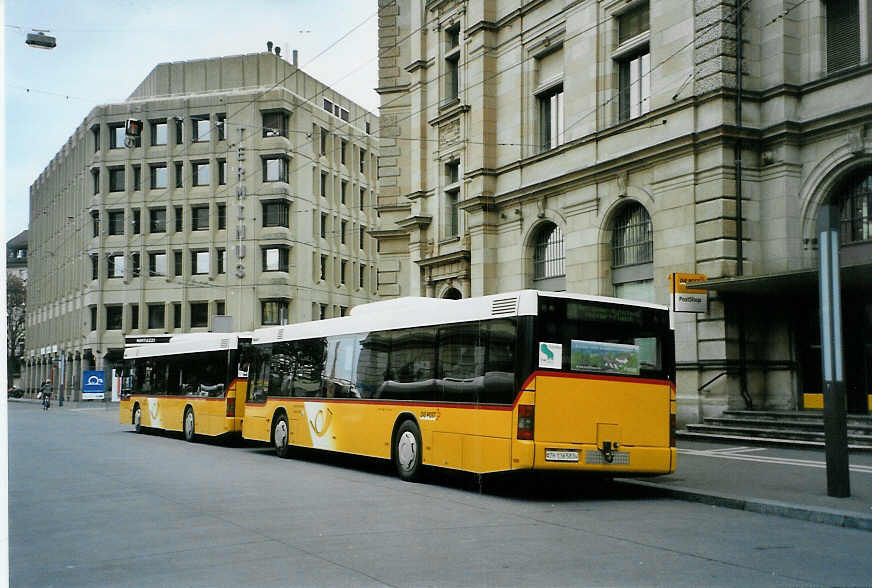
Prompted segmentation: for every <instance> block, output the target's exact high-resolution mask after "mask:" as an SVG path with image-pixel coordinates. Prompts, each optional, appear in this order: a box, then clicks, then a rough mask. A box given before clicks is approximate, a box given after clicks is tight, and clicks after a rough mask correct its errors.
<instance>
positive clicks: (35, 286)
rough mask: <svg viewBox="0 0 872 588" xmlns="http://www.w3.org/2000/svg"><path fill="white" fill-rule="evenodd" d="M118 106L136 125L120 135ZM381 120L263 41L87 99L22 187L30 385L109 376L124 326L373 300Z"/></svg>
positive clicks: (183, 325)
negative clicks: (112, 96) (89, 106)
mask: <svg viewBox="0 0 872 588" xmlns="http://www.w3.org/2000/svg"><path fill="white" fill-rule="evenodd" d="M128 119H136V120H140V121H142V122H143V130H142V134H141V136H140V137H139V138H137V139H135V141H134V143H133V146H132V147H130V148H128V147H126V146H125V140H126V139H127V137H126V136H125V122H126V121H127V120H128ZM377 132H378V118H377V117H376V116H375V115H373V114H372V113H371V112H368V111H366V110H364V109H363V108H361V107H360V106H358V105H357V104H354V103H353V102H351V101H350V100H348V99H347V98H345V97H344V96H342V95H340V94H338V93H337V92H335V91H333V90H331V89H330V88H328V87H327V86H325V85H324V84H322V83H320V82H318V81H317V80H315V79H313V78H312V77H311V76H309V75H307V74H306V73H304V72H303V71H301V70H299V69H297V67H296V57H294V63H289V62H287V61H285V60H284V59H282V58H281V57H280V56H278V55H276V54H273V53H270V52H264V53H260V54H252V55H239V56H234V57H221V58H215V59H206V60H198V61H187V62H180V63H163V64H160V65H158V66H156V67H155V68H154V70H153V71H152V72H151V73H150V74H149V75H148V77H146V78H145V80H143V81H142V83H141V84H140V85H139V87H138V88H137V89H136V90H135V91H134V92H133V93H132V94H131V95H130V98H129V99H128V100H127V101H125V102H122V103H119V104H106V105H101V106H97V107H95V108H94V109H93V110H92V111H91V112H90V113H89V114H88V116H87V117H86V119H85V120H84V121H83V122H82V124H81V125H80V126H79V127H78V128H77V129H76V130H75V132H74V133H73V134H72V136H71V137H70V138H69V140H68V141H67V143H66V144H65V145H64V146H63V147H62V148H61V150H60V152H59V153H58V154H57V155H56V156H55V158H54V159H53V160H52V161H51V163H50V164H49V165H48V166H47V167H46V169H45V171H43V172H42V174H40V176H39V177H38V178H37V179H36V181H35V182H34V183H33V185H32V187H31V192H30V227H29V236H30V243H31V245H32V246H31V248H30V251H29V259H28V262H29V263H28V268H29V282H28V300H27V343H26V352H25V356H26V367H25V370H26V374H27V375H26V386H27V388H28V389H31V390H35V389H36V388H38V386H39V382H40V381H43V380H45V379H52V381H53V382H55V388H58V387H60V385H61V384H62V383H63V385H64V387H65V389H66V391H67V396H68V397H73V398H81V384H82V373H83V372H85V371H88V370H104V371H105V372H106V374H107V378H108V376H109V375H111V371H110V369H111V368H112V367H114V366H117V365H118V362H119V360H120V359H121V358H122V349H123V345H124V336H125V335H137V334H139V335H149V334H160V333H166V332H169V333H180V332H198V331H209V330H211V329H213V328H216V326H218V328H227V326H229V328H232V329H234V330H250V329H254V328H257V327H260V326H262V325H277V324H284V323H288V322H297V321H302V320H311V319H313V318H322V317H333V316H341V315H343V314H344V313H346V312H348V310H349V309H350V308H351V307H352V306H354V305H356V304H360V303H364V302H369V301H371V300H372V299H373V296H374V292H375V279H376V273H375V265H376V247H375V246H376V242H375V241H374V240H372V239H371V238H370V237H369V234H368V233H369V231H370V230H371V229H372V228H373V227H374V225H375V222H376V214H375V208H374V203H375V201H376V200H375V198H376V192H375V173H376V165H375V161H376V157H377V155H378V151H377V143H376V139H375V137H376V136H377ZM219 316H229V317H231V319H230V321H229V322H230V324H229V325H227V324H226V323H227V322H228V321H227V320H226V319H221V320H218V321H216V317H219ZM219 323H225V326H224V327H220V326H219V325H218V324H219ZM61 373H63V374H64V380H63V382H61V381H60V380H59V378H60V374H61Z"/></svg>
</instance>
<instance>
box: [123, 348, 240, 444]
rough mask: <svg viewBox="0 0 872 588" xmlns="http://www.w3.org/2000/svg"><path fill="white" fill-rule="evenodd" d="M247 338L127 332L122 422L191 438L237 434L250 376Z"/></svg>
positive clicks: (192, 439) (137, 428) (139, 428)
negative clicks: (244, 352)
mask: <svg viewBox="0 0 872 588" xmlns="http://www.w3.org/2000/svg"><path fill="white" fill-rule="evenodd" d="M249 340H250V335H245V334H239V333H193V334H185V335H176V336H170V335H162V336H148V337H128V338H127V340H126V341H125V349H124V371H123V373H122V380H121V382H122V384H121V408H120V419H121V424H130V425H133V426H134V427H135V429H136V432H137V433H138V432H141V431H142V430H143V429H145V428H150V429H163V430H166V431H182V432H184V435H185V439H187V440H188V441H194V440H195V439H196V437H197V436H198V435H204V436H210V437H217V436H219V435H225V434H230V433H237V434H238V433H239V432H240V431H242V419H243V417H244V415H245V402H244V399H245V386H246V375H247V374H246V373H245V372H244V371H243V372H240V371H239V353H240V346H241V345H245V344H246V343H247V342H248V341H249ZM237 399H239V401H238V402H237Z"/></svg>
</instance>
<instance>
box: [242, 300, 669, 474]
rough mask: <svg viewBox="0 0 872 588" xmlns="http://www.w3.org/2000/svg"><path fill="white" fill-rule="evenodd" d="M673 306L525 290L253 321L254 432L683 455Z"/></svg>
mask: <svg viewBox="0 0 872 588" xmlns="http://www.w3.org/2000/svg"><path fill="white" fill-rule="evenodd" d="M674 356H675V351H674V334H673V330H672V327H671V324H670V317H669V312H668V309H667V308H666V307H664V306H659V305H654V304H646V303H638V302H631V301H627V300H619V299H613V298H603V297H594V296H582V295H574V294H566V293H556V292H540V291H534V290H524V291H519V292H514V293H507V294H499V295H494V296H483V297H477V298H468V299H463V300H443V299H433V298H406V299H403V298H401V299H396V300H388V301H381V302H374V303H371V304H366V305H361V306H358V307H355V308H354V309H353V310H352V312H351V315H350V316H348V317H343V318H335V319H327V320H321V321H313V322H308V323H299V324H294V325H286V326H282V327H268V328H262V329H259V330H257V331H255V332H254V333H253V335H252V345H251V347H250V348H248V350H247V351H246V352H245V353H244V357H245V359H244V362H245V363H246V364H248V365H249V369H248V387H247V396H246V402H245V417H244V419H243V425H242V435H243V437H244V438H246V439H252V440H260V441H264V442H269V443H271V444H272V445H273V446H274V447H275V451H276V453H277V454H278V455H279V456H280V457H286V456H288V453H289V448H290V447H292V446H298V447H310V448H315V449H323V450H330V451H337V452H344V453H352V454H359V455H365V456H372V457H377V458H382V459H386V460H392V461H393V463H394V464H395V467H396V469H397V472H398V474H399V476H400V477H401V478H402V479H404V480H414V479H416V478H418V477H419V475H420V473H421V471H422V466H437V467H440V468H451V469H457V470H464V471H468V472H475V473H490V472H501V471H510V470H531V469H542V470H557V469H563V470H579V471H581V470H586V471H591V472H598V473H601V474H603V475H608V476H620V475H629V474H633V475H637V474H665V473H669V472H672V471H674V469H675V448H674V446H675V444H674V427H675V359H674Z"/></svg>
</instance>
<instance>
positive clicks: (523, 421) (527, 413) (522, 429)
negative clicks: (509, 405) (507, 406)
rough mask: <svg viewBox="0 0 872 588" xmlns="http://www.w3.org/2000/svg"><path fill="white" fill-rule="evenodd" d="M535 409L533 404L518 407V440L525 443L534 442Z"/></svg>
mask: <svg viewBox="0 0 872 588" xmlns="http://www.w3.org/2000/svg"><path fill="white" fill-rule="evenodd" d="M535 408H536V407H535V406H533V405H532V404H519V405H518V439H521V440H524V441H532V440H533V421H534V415H535Z"/></svg>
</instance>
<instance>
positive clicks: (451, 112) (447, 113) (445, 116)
mask: <svg viewBox="0 0 872 588" xmlns="http://www.w3.org/2000/svg"><path fill="white" fill-rule="evenodd" d="M444 108H445V110H444V112H440V113H439V116H437V117H436V118H432V119H430V120H428V121H427V124H429V125H430V126H431V127H435V126H438V125H441V124H442V123H444V122H445V121H447V120H450V119H452V118H454V117H455V116H458V115H459V114H461V113H463V112H469V104H463V103H462V102H460V101H459V100H458V101H457V103H455V104H452V105H451V106H445V107H444ZM440 110H442V108H441V107H440Z"/></svg>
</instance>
